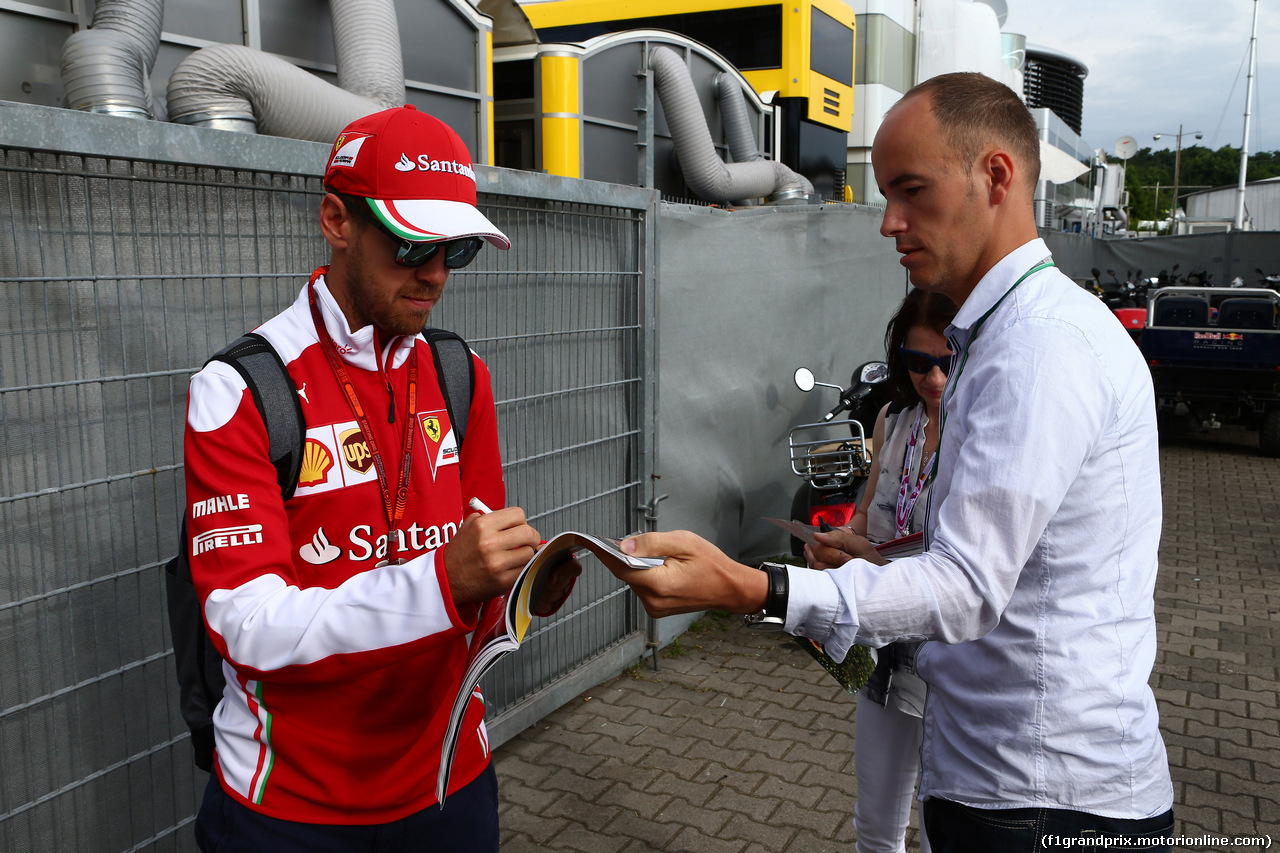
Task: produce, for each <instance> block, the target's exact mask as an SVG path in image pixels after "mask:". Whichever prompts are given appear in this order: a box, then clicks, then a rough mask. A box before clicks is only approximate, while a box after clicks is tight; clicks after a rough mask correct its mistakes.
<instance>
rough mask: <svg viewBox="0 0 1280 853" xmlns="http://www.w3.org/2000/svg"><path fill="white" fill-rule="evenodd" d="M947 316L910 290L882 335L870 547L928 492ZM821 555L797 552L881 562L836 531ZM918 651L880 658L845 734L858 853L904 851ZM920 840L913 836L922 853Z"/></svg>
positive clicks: (883, 652)
mask: <svg viewBox="0 0 1280 853" xmlns="http://www.w3.org/2000/svg"><path fill="white" fill-rule="evenodd" d="M955 315H956V306H955V304H954V303H953V302H952V301H951V300H950V299H948V298H947V297H945V296H942V295H941V294H938V293H931V292H928V291H924V290H916V289H912V291H911V292H910V293H908V294H907V297H906V299H904V300H903V301H902V304H901V305H900V306H899V307H898V311H897V313H896V314H894V316H893V319H891V320H890V321H889V326H888V329H886V331H885V350H886V353H885V354H886V360H887V361H888V362H889V386H890V388H891V390H892V391H893V399H892V401H890V403H889V404H888V405H887V406H885V407H884V409H882V410H881V411H880V415H879V417H877V418H876V425H875V430H874V432H873V436H872V442H873V443H872V447H873V448H874V451H875V460H876V464H874V465H872V467H871V475H870V476H869V477H868V478H867V489H866V492H865V493H864V498H863V501H862V503H861V504H860V505H859V506H858V510H857V512H856V513H855V514H854V516H853V519H852V520H851V521H850V522H849V529H850V530H852V531H853V532H854V533H857V534H858V535H859V536H865V537H867V538H868V539H870V540H871V541H873V542H884V541H887V540H889V539H896V538H898V537H900V536H907V535H908V534H911V533H915V532H917V531H919V530H920V529H921V527H922V525H923V523H924V516H925V506H926V504H927V503H928V498H929V486H930V485H931V483H932V479H933V478H932V467H933V457H934V453H935V452H936V450H937V447H938V424H939V410H940V408H941V405H942V392H943V389H944V388H945V387H946V384H947V374H948V373H949V372H950V370H951V365H952V360H953V358H954V355H953V354H952V352H951V350H950V349H949V348H948V346H947V339H946V338H945V337H944V336H943V330H945V329H946V328H947V326H948V325H949V324H950V323H951V320H952V318H953V317H955ZM819 538H820V539H821V540H823V541H825V542H827V543H828V544H829V545H830V547H822V548H817V549H815V548H812V547H807V548H806V549H805V556H806V557H807V558H808V561H809V565H810V566H812V567H813V568H816V569H827V568H831V567H833V566H838V565H841V564H843V563H844V562H845V561H847V560H848V559H849V557H850V556H859V557H863V558H867V559H874V560H875V561H876V562H878V563H883V562H884V558H883V557H880V556H879V555H878V554H876V553H875V552H874V551H873V552H871V553H864V552H863V551H861V550H860V551H858V552H857V553H856V554H854V549H853V547H852V546H851V545H850V544H848V540H846V539H845V538H844V536H843V531H842V530H837V531H834V532H833V533H832V534H819ZM920 645H921V642H901V643H892V644H890V645H888V646H885V647H884V648H882V649H880V650H879V652H878V655H877V660H876V669H875V672H874V673H872V676H871V678H870V679H869V680H868V681H867V684H866V686H865V687H863V689H862V694H861V696H862V698H861V699H860V700H859V702H858V714H857V718H856V722H855V729H854V771H855V773H856V774H857V778H858V799H857V802H856V803H855V805H854V810H853V825H854V831H855V832H856V833H857V836H858V842H857V850H858V853H901V851H904V850H905V849H906V846H905V839H906V832H907V823H908V822H909V820H910V817H911V799H912V796H913V794H914V792H915V787H916V780H917V777H918V776H919V775H920V740H921V736H922V722H923V721H922V717H923V715H924V698H925V685H924V682H923V681H922V680H921V679H920V677H919V676H918V675H916V674H915V666H914V663H915V656H916V652H917V651H918V650H919V648H920ZM929 849H930V848H929V840H928V838H927V837H926V836H925V833H924V831H923V829H922V830H921V832H920V850H921V853H928V851H929Z"/></svg>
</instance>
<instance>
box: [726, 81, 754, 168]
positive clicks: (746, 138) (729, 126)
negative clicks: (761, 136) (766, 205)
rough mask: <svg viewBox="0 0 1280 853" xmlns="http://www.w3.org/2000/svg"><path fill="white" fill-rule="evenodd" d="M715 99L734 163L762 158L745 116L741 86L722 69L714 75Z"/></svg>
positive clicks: (748, 119)
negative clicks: (717, 102)
mask: <svg viewBox="0 0 1280 853" xmlns="http://www.w3.org/2000/svg"><path fill="white" fill-rule="evenodd" d="M716 100H718V101H719V102H720V117H721V118H722V119H724V136H725V141H727V142H728V143H729V153H730V154H731V155H732V156H733V161H734V162H735V163H748V162H751V161H753V160H763V159H764V155H763V154H761V153H760V149H759V147H758V146H757V145H756V137H755V134H754V133H752V132H751V119H750V118H749V117H748V116H747V104H746V101H744V100H743V98H742V87H741V86H739V85H738V81H737V80H735V79H734V78H733V75H732V74H725V73H724V72H723V71H722V72H720V73H719V74H717V75H716Z"/></svg>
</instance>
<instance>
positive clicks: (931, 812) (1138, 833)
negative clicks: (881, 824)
mask: <svg viewBox="0 0 1280 853" xmlns="http://www.w3.org/2000/svg"><path fill="white" fill-rule="evenodd" d="M924 825H925V832H927V833H928V834H929V844H930V846H932V848H933V853H1038V851H1045V853H1060V852H1061V851H1065V850H1076V849H1079V850H1102V849H1107V850H1145V851H1152V850H1155V851H1164V853H1168V851H1169V850H1170V849H1171V848H1170V843H1169V838H1170V836H1172V835H1173V811H1172V810H1169V811H1167V812H1165V813H1164V814H1162V815H1156V816H1155V817H1149V818H1143V819H1141V820H1124V819H1120V818H1111V817H1099V816H1098V815H1092V814H1086V813H1084V812H1077V811H1068V810H1066V809H975V808H970V807H969V806H962V805H960V804H959V803H953V802H951V801H950V800H940V799H937V798H936V797H933V798H930V799H928V800H925V802H924ZM1121 838H1123V839H1128V840H1127V841H1124V842H1120V843H1116V844H1108V843H1107V841H1108V840H1109V839H1121Z"/></svg>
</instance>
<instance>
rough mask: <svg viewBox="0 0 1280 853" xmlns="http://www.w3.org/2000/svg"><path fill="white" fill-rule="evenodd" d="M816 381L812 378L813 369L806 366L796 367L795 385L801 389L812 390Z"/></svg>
mask: <svg viewBox="0 0 1280 853" xmlns="http://www.w3.org/2000/svg"><path fill="white" fill-rule="evenodd" d="M816 384H817V381H816V380H815V379H814V378H813V371H812V370H810V369H809V368H807V367H797V368H796V387H797V388H799V389H800V390H801V391H812V390H813V386H814V385H816Z"/></svg>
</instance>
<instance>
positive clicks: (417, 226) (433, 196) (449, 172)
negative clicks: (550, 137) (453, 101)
mask: <svg viewBox="0 0 1280 853" xmlns="http://www.w3.org/2000/svg"><path fill="white" fill-rule="evenodd" d="M324 186H325V189H327V190H329V191H330V192H339V193H344V194H346V195H353V196H360V197H362V198H364V199H365V200H366V201H367V202H368V204H369V209H370V211H372V212H373V214H374V216H376V217H377V218H378V219H379V220H380V221H381V222H382V223H383V224H384V225H386V226H387V228H389V229H390V230H391V232H392V233H393V234H396V235H398V236H399V237H401V238H403V239H405V240H410V241H413V242H417V243H425V242H433V241H436V240H455V239H457V238H459V237H483V238H485V239H486V240H488V241H489V242H490V243H492V244H493V245H495V246H497V247H498V248H499V249H509V248H510V247H511V241H510V240H508V239H507V235H506V234H503V233H502V232H501V231H499V230H498V229H497V228H496V227H495V226H494V224H493V223H492V222H490V221H489V220H488V219H486V218H485V216H484V214H482V213H481V212H480V211H479V210H477V209H476V173H475V169H474V168H473V167H472V164H471V153H470V152H469V151H467V146H466V145H465V144H463V142H462V139H461V138H460V137H459V136H458V134H457V133H455V132H454V130H453V128H451V127H449V126H448V125H447V124H445V123H444V122H442V121H440V119H438V118H436V117H435V116H431V115H428V114H426V113H423V112H419V111H418V110H417V109H415V108H414V107H413V106H410V105H405V106H403V107H394V108H392V109H389V110H383V111H382V112H380V113H374V114H373V115H368V116H365V117H364V118H360V119H356V120H355V121H353V122H351V124H349V125H347V127H346V129H345V130H343V131H342V133H340V134H338V139H337V141H336V142H334V143H333V151H331V152H330V153H329V163H328V165H327V166H326V167H325V172H324Z"/></svg>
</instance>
